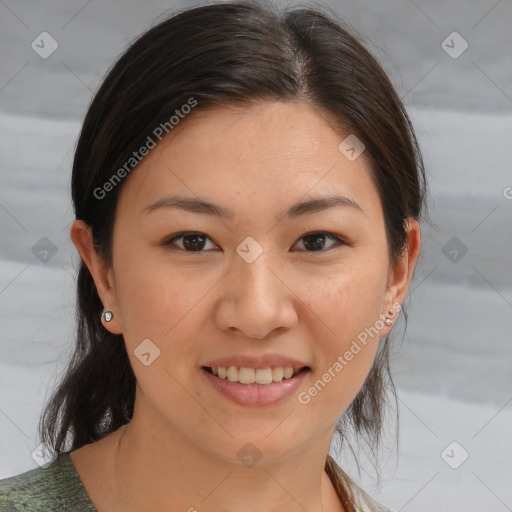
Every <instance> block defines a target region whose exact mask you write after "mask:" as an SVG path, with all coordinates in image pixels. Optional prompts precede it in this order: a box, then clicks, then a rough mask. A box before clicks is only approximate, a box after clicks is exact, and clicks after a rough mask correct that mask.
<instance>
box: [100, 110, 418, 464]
mask: <svg viewBox="0 0 512 512" xmlns="http://www.w3.org/2000/svg"><path fill="white" fill-rule="evenodd" d="M348 135H349V134H345V135H340V134H339V133H337V132H336V131H334V130H333V129H332V128H331V127H330V125H329V124H328V123H327V121H326V120H325V119H324V118H323V117H322V116H321V115H319V114H318V113H317V112H316V111H315V110H314V109H312V108H311V107H310V106H309V105H306V104H284V103H267V104H262V105H259V106H255V107H251V108H250V109H249V108H248V109H236V110H235V109H229V110H228V109H218V110H211V111H208V112H203V113H200V114H199V115H197V116H195V117H191V118H190V119H185V121H183V122H182V124H181V125H178V126H177V127H175V128H174V129H173V131H172V132H171V133H170V134H169V135H168V136H167V138H164V139H163V140H162V142H161V143H159V144H158V145H157V146H156V147H155V148H154V149H151V150H150V151H149V153H148V155H147V156H146V157H145V158H144V159H143V160H142V161H141V163H140V164H139V166H138V167H137V168H136V170H135V171H134V172H133V173H132V174H131V175H129V176H128V178H127V179H126V183H124V184H123V188H122V191H121V193H120V197H119V203H118V206H117V210H116V219H115V226H114V234H113V260H112V267H111V268H110V270H109V271H108V279H109V282H110V284H111V286H112V288H111V289H110V291H109V292H104V293H103V294H102V295H103V296H102V300H103V303H104V305H105V309H109V310H112V311H113V312H114V320H113V321H112V322H110V323H108V324H107V323H104V325H105V327H106V328H107V329H109V330H111V331H112V332H116V333H123V335H124V339H125V343H126V348H127V351H128V355H129V357H130V361H131V365H132V367H133V370H134V372H135V376H136V378H137V382H138V389H137V402H136V414H141V415H142V416H143V417H144V421H145V422H146V425H147V426H148V429H150V430H151V431H153V432H158V433H160V434H162V433H165V432H170V433H172V434H173V437H176V436H178V437H179V438H181V439H182V440H184V442H188V443H190V444H191V445H193V446H195V447H196V448H199V449H201V450H203V451H207V452H208V453H209V454H211V455H214V456H216V457H218V458H223V459H224V460H232V461H237V460H238V459H239V460H242V459H241V456H243V455H244V453H245V452H244V450H245V451H247V450H249V451H251V450H254V451H256V452H257V453H258V454H261V455H262V456H263V457H265V458H266V460H267V461H268V460H272V459H276V458H278V457H282V456H284V455H285V454H289V453H292V452H296V451H298V450H301V449H303V448H304V447H305V446H306V445H310V444H311V443H314V442H315V441H316V442H318V441H319V439H324V440H329V442H330V438H331V436H332V432H333V429H334V426H335V423H336V420H337V418H338V417H339V415H340V414H341V413H342V412H343V411H344V410H345V409H346V408H347V407H348V406H349V405H350V403H351V402H352V400H353V399H354V397H355V396H356V394H357V393H358V391H359V390H360V388H361V386H362V384H363V382H364V380H365V378H366V377H367V375H368V372H369V369H370V367H371V365H372V362H373V360H374V357H375V353H376V349H377V344H378V341H379V339H380V338H381V337H382V336H384V335H386V334H387V333H388V332H389V330H390V327H388V326H386V325H385V324H384V322H383V321H382V320H383V318H384V315H386V313H387V312H388V310H393V305H394V304H396V303H397V302H401V301H402V300H403V296H404V295H405V293H406V287H407V284H408V281H409V279H410V274H411V272H412V271H411V269H409V270H407V265H408V264H407V262H405V263H401V264H398V265H397V266H396V267H392V266H391V265H390V262H389V260H388V249H387V243H386V236H385V227H384V218H383V212H382V207H381V203H380V199H379V195H378V192H377V189H376V187H375V185H374V183H373V181H372V178H371V175H370V167H369V164H368V163H367V161H366V160H365V153H364V152H363V153H362V155H361V156H359V157H358V158H356V159H355V160H353V159H352V158H350V159H349V158H347V156H345V155H349V156H352V152H350V151H349V152H348V153H342V152H341V151H340V149H338V146H339V145H340V143H341V142H342V141H343V140H344V139H345V137H346V136H348ZM335 196H337V197H338V198H342V199H341V200H339V201H335V200H333V199H332V198H334V197H335ZM178 198H180V199H178ZM319 199H322V200H323V201H324V202H319V203H316V202H311V201H318V200H319ZM180 201H181V203H180ZM192 201H194V203H191V202H192ZM203 201H204V202H205V203H209V204H211V205H215V207H209V206H205V205H203V206H200V202H203ZM187 202H188V203H187ZM173 204H174V206H173ZM180 204H181V207H180ZM187 204H188V205H189V206H188V208H187V207H185V206H186V205H187ZM299 205H302V206H299ZM326 206H328V207H326ZM192 210H194V211H192ZM181 232H196V233H199V235H195V236H194V235H190V234H189V235H188V236H184V237H181V238H179V237H177V235H178V234H179V233H181ZM318 232H320V233H318ZM311 233H316V234H311ZM174 237H176V238H174ZM338 238H339V240H338ZM217 366H221V367H226V368H227V367H229V366H234V367H237V368H238V367H243V368H245V369H243V370H242V371H240V372H238V376H239V377H240V378H241V379H242V380H245V379H247V380H246V382H248V381H250V380H251V379H253V378H255V377H256V376H258V379H262V381H265V379H267V381H268V380H269V379H270V378H274V379H277V381H276V382H274V383H272V384H265V385H262V384H259V385H256V384H252V385H250V384H243V383H240V382H232V381H231V380H230V379H234V378H235V377H236V375H237V371H235V370H234V369H231V370H229V371H228V377H229V378H228V377H226V378H224V379H221V378H220V376H215V375H214V374H213V373H215V372H217V373H222V370H218V369H217ZM287 366H291V367H294V368H297V369H300V368H304V367H306V369H305V370H303V371H302V372H301V373H299V374H298V375H297V376H295V377H292V378H291V379H289V380H288V379H284V380H282V381H281V382H278V380H279V378H280V376H281V374H282V373H283V372H282V371H281V369H280V367H287ZM205 367H211V368H212V370H211V371H212V372H213V373H210V370H207V369H205ZM265 368H270V370H268V369H267V370H266V369H265ZM272 369H273V370H272ZM256 370H260V371H259V372H256ZM287 371H289V370H284V372H285V373H286V372H287ZM247 443H252V445H253V447H251V448H248V447H247V446H246V444H247ZM327 446H328V442H327ZM243 447H245V448H243ZM240 450H242V451H240Z"/></svg>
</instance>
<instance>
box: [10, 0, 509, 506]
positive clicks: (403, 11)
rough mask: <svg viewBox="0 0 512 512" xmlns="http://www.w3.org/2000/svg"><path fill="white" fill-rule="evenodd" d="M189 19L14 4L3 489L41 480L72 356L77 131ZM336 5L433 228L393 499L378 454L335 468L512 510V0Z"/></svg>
mask: <svg viewBox="0 0 512 512" xmlns="http://www.w3.org/2000/svg"><path fill="white" fill-rule="evenodd" d="M279 4H281V5H284V3H283V2H279ZM193 5H197V3H195V2H183V1H182V2H176V1H174V2H172V1H167V2H163V1H153V0H146V1H145V2H141V3H137V2H135V1H133V0H130V1H123V2H121V1H108V2H99V1H97V0H92V1H89V2H86V1H66V2H65V1H55V2H46V1H39V2H35V1H33V2H30V1H9V0H0V44H1V46H0V48H1V59H0V129H1V137H0V159H1V160H0V180H1V181H0V183H1V186H0V234H1V245H0V332H1V334H2V336H1V339H0V353H1V359H0V431H1V433H2V435H1V436H0V478H5V477H7V476H11V475H14V474H17V473H20V472H22V471H27V470H28V469H31V468H34V467H37V464H36V462H35V461H34V460H33V459H32V457H31V453H32V451H33V450H34V449H35V448H36V447H37V446H38V444H39V440H38V438H37V435H36V426H37V421H38V419H39V414H40V412H41V406H42V403H43V401H44V400H45V399H46V398H47V397H48V396H49V394H50V391H51V389H52V386H54V385H55V381H56V378H57V376H58V374H59V372H61V371H62V370H63V368H64V367H65V364H66V361H67V357H68V356H69V354H70V351H71V346H72V340H73V312H74V309H73V308H74V306H73V305H74V275H75V268H76V264H77V261H78V256H77V255H76V253H75V251H74V248H73V246H72V244H71V242H70V240H69V233H68V230H69V226H70V223H71V222H72V219H73V215H72V208H71V204H70V199H69V178H70V168H71V161H72V156H73V150H74V145H75V141H76V138H77V136H78V133H79V129H80V121H81V119H82V118H83V116H84V114H85V111H86V108H87V106H88V104H89V102H90V100H91V97H92V94H93V92H94V91H95V90H96V88H97V87H98V85H99V84H100V82H101V80H102V78H103V76H104V74H105V72H106V71H107V69H108V68H109V66H110V65H111V64H112V63H113V62H114V61H115V60H116V58H117V57H118V56H119V54H120V53H121V52H122V50H123V49H124V48H125V47H126V45H127V44H128V43H129V42H130V41H131V40H133V38H134V37H136V36H137V35H139V34H140V33H141V32H142V31H144V30H145V29H147V28H149V27H150V26H151V25H152V24H153V23H154V21H155V19H156V18H157V17H159V16H165V14H164V12H165V11H166V10H168V9H171V10H172V9H174V8H180V7H185V6H193ZM324 5H329V6H331V7H332V9H333V10H334V11H335V12H337V13H338V14H339V15H341V16H342V17H343V18H344V19H345V20H346V21H347V22H348V23H349V24H351V25H352V26H353V27H354V28H355V29H357V31H359V32H360V33H361V34H362V35H363V36H364V37H365V38H366V40H367V45H368V46H369V48H370V50H371V51H372V52H373V53H374V54H375V55H376V56H377V58H378V59H379V61H380V62H381V63H382V65H383V67H384V68H385V70H386V71H387V72H388V73H389V75H390V78H391V80H392V82H393V84H394V85H395V87H396V89H397V91H398V93H399V94H400V96H401V97H402V99H403V100H404V102H405V104H406V106H407V108H408V111H409V112H410V115H411V118H412V121H413V124H414V125H415V128H416V131H417V135H418V137H419V140H420V144H421V146H422V150H423V154H424V158H425V163H426V167H427V172H428V177H429V183H430V200H429V207H430V215H431V220H432V223H431V224H428V223H423V225H422V232H423V243H424V250H423V254H422V257H421V260H420V263H419V266H418V268H417V272H416V275H415V279H414V282H413V285H412V287H411V294H410V304H409V324H408V327H407V331H406V333H405V336H403V338H402V334H403V323H400V325H398V326H397V328H396V329H395V331H394V332H396V333H397V336H396V342H395V346H396V350H395V352H394V356H393V367H394V374H395V383H396V384H397V388H398V394H399V404H400V431H401V437H400V445H399V449H398V451H397V450H396V446H393V436H392V430H391V429H389V436H388V441H389V442H388V447H389V449H388V450H383V453H382V460H381V464H382V475H381V476H382V482H381V486H380V487H378V486H377V485H376V484H375V479H374V476H375V475H374V473H373V470H372V467H371V464H370V462H368V461H367V460H366V458H365V454H364V452H361V453H360V454H359V456H360V460H361V464H362V472H361V474H358V473H357V471H356V469H355V465H354V464H353V461H352V459H350V457H348V456H345V455H343V456H342V457H341V459H339V461H340V463H341V464H342V466H343V467H344V468H346V469H347V471H348V472H349V473H350V474H351V475H352V476H353V477H354V478H355V479H356V480H357V481H359V482H360V483H361V485H362V486H363V487H365V488H366V489H367V490H368V491H369V492H370V493H371V494H372V495H374V496H375V497H377V498H378V499H380V500H381V501H383V502H384V503H386V504H387V505H388V506H390V507H392V508H393V509H395V510H404V511H410V512H412V511H423V512H424V511H427V510H436V511H438V512H439V511H445V510H446V511H453V510H466V511H477V510H479V511H480V510H488V511H491V510H492V511H497V512H499V511H506V510H512V487H511V486H510V481H511V477H512V464H511V462H510V460H512V441H511V439H510V432H511V427H512V371H511V368H512V344H511V343H510V341H511V336H510V332H511V328H512V309H511V308H512V262H511V259H512V257H511V255H512V236H511V220H512V199H511V198H512V188H511V187H512V172H511V162H512V144H511V142H512V139H511V135H512V63H511V57H510V56H511V55H512V31H511V30H510V27H511V26H512V2H511V1H510V0H500V1H496V0H482V1H471V2H468V1H462V0H457V1H452V2H443V1H440V0H439V1H437V0H436V1H434V0H431V1H420V0H415V1H412V0H385V1H377V0H375V1H370V0H365V1H359V2H355V1H337V2H335V1H331V2H324ZM44 31H45V32H48V33H49V34H51V36H52V37H53V38H54V39H55V40H56V41H57V43H58V48H57V50H56V51H55V52H54V53H53V54H52V55H51V56H50V57H48V58H47V59H43V58H41V57H40V56H39V55H38V54H37V53H36V52H35V51H34V50H33V49H32V47H31V43H32V41H34V40H36V42H37V41H38V40H39V39H37V38H38V36H39V34H41V32H44ZM454 31H455V32H458V33H459V34H460V36H461V37H462V38H463V39H464V40H465V41H467V43H468V45H469V46H468V48H467V50H466V51H465V52H464V53H462V54H461V55H460V56H458V57H457V58H452V57H451V56H450V55H449V54H448V53H447V52H446V51H445V49H446V47H444V48H445V49H444V48H443V45H442V42H443V41H444V40H445V39H446V38H447V37H448V36H449V35H450V34H452V32H454ZM452 39H453V37H452ZM448 41H449V42H448V44H449V45H450V46H453V48H452V50H451V51H452V52H454V51H457V50H459V49H460V48H462V47H461V41H460V40H457V38H455V39H454V40H453V41H454V42H453V44H452V43H451V39H450V38H448ZM445 45H446V43H445ZM41 239H43V241H41ZM46 239H48V240H49V241H50V242H48V240H46ZM41 247H43V249H44V248H46V249H48V250H49V251H50V252H47V253H44V252H42V251H41ZM52 249H53V251H52ZM466 250H467V252H465V251H466ZM55 251H56V252H55ZM454 251H456V252H454ZM54 253H55V254H54ZM400 328H402V331H400ZM452 442H456V443H457V444H456V445H451V443H452ZM449 445H450V446H449ZM447 447H448V449H447V450H446V448H447ZM465 453H467V454H468V458H467V460H465V461H464V462H463V463H462V464H461V462H462V460H463V458H464V456H465ZM459 464H460V465H459ZM456 466H457V467H456ZM455 467H456V468H455ZM454 468H455V469H454Z"/></svg>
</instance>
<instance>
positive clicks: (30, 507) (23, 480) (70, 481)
mask: <svg viewBox="0 0 512 512" xmlns="http://www.w3.org/2000/svg"><path fill="white" fill-rule="evenodd" d="M0 510H1V511H2V512H18V511H21V510H23V511H25V512H39V511H41V512H43V511H44V512H73V511H80V512H97V511H96V508H95V507H94V505H93V504H92V502H91V501H90V499H89V496H88V494H87V491H86V490H85V488H84V487H83V484H82V482H81V481H80V477H79V476H78V474H77V472H76V471H75V468H74V466H73V463H72V461H71V458H70V457H69V453H67V452H66V453H62V454H60V455H59V457H58V458H57V459H55V460H54V461H53V462H52V463H51V464H50V465H49V466H47V467H46V468H42V467H41V468H36V469H32V470H30V471H27V472H25V473H22V474H20V475H16V476H12V477H10V478H6V479H4V480H0Z"/></svg>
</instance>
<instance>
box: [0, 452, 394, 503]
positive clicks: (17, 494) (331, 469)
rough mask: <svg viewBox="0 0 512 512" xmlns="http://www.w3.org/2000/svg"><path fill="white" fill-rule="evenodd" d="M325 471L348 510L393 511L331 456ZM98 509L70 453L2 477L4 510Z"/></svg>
mask: <svg viewBox="0 0 512 512" xmlns="http://www.w3.org/2000/svg"><path fill="white" fill-rule="evenodd" d="M325 470H326V472H327V474H328V475H329V478H330V479H331V481H332V482H333V485H334V488H335V489H336V493H337V494H338V497H339V498H340V501H341V502H342V503H343V506H344V507H345V510H346V512H392V511H391V510H390V509H389V508H386V507H385V506H383V505H381V504H379V503H378V502H377V501H375V500H374V499H372V498H371V497H370V496H369V495H368V494H367V493H366V492H364V491H363V490H362V489H361V488H360V487H359V486H358V485H357V484H356V483H355V482H354V481H353V480H351V479H350V477H349V476H348V475H347V474H346V473H345V472H344V471H343V470H342V469H341V468H340V467H339V466H338V465H337V464H336V462H335V461H334V459H333V458H332V457H331V456H330V455H328V457H327V461H326V464H325ZM19 511H24V512H98V510H97V509H96V507H95V506H94V504H93V503H92V501H91V499H90V497H89V495H88V494H87V491H86V490H85V487H84V486H83V484H82V481H81V480H80V476H79V475H78V473H77V472H76V469H75V466H74V465H73V462H72V460H71V457H70V456H69V452H64V453H62V454H61V455H60V456H59V457H58V458H57V459H55V460H54V461H53V462H52V463H51V464H50V465H48V466H47V467H46V468H36V469H32V470H30V471H27V472H25V473H22V474H20V475H17V476H13V477H10V478H6V479H4V480H0V512H19Z"/></svg>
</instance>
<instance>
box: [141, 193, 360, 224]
mask: <svg viewBox="0 0 512 512" xmlns="http://www.w3.org/2000/svg"><path fill="white" fill-rule="evenodd" d="M334 207H349V208H353V209H354V210H356V211H359V212H361V213H363V214H364V212H363V209H362V208H361V207H360V206H359V204H358V203H357V202H356V201H354V200H353V199H350V198H348V197H345V196H342V195H334V196H329V197H318V198H315V199H310V200H308V201H303V202H300V203H295V204H294V205H292V206H290V208H288V210H287V211H286V213H285V216H286V217H289V218H292V219H293V218H296V217H299V216H301V215H308V214H312V213H316V212H319V211H322V210H326V209H328V208H334ZM160 208H179V209H181V210H185V211H188V212H192V213H201V214H206V215H213V216H215V217H219V218H221V219H233V218H234V216H235V214H234V212H233V211H232V210H230V209H229V208H226V207H224V206H220V205H217V204H214V203H210V202H208V201H204V200H202V199H197V198H192V197H183V196H168V197H163V198H162V199H159V200H158V201H156V202H154V203H152V204H150V205H148V206H146V207H145V208H144V210H143V213H146V212H152V211H154V210H158V209H160Z"/></svg>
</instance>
